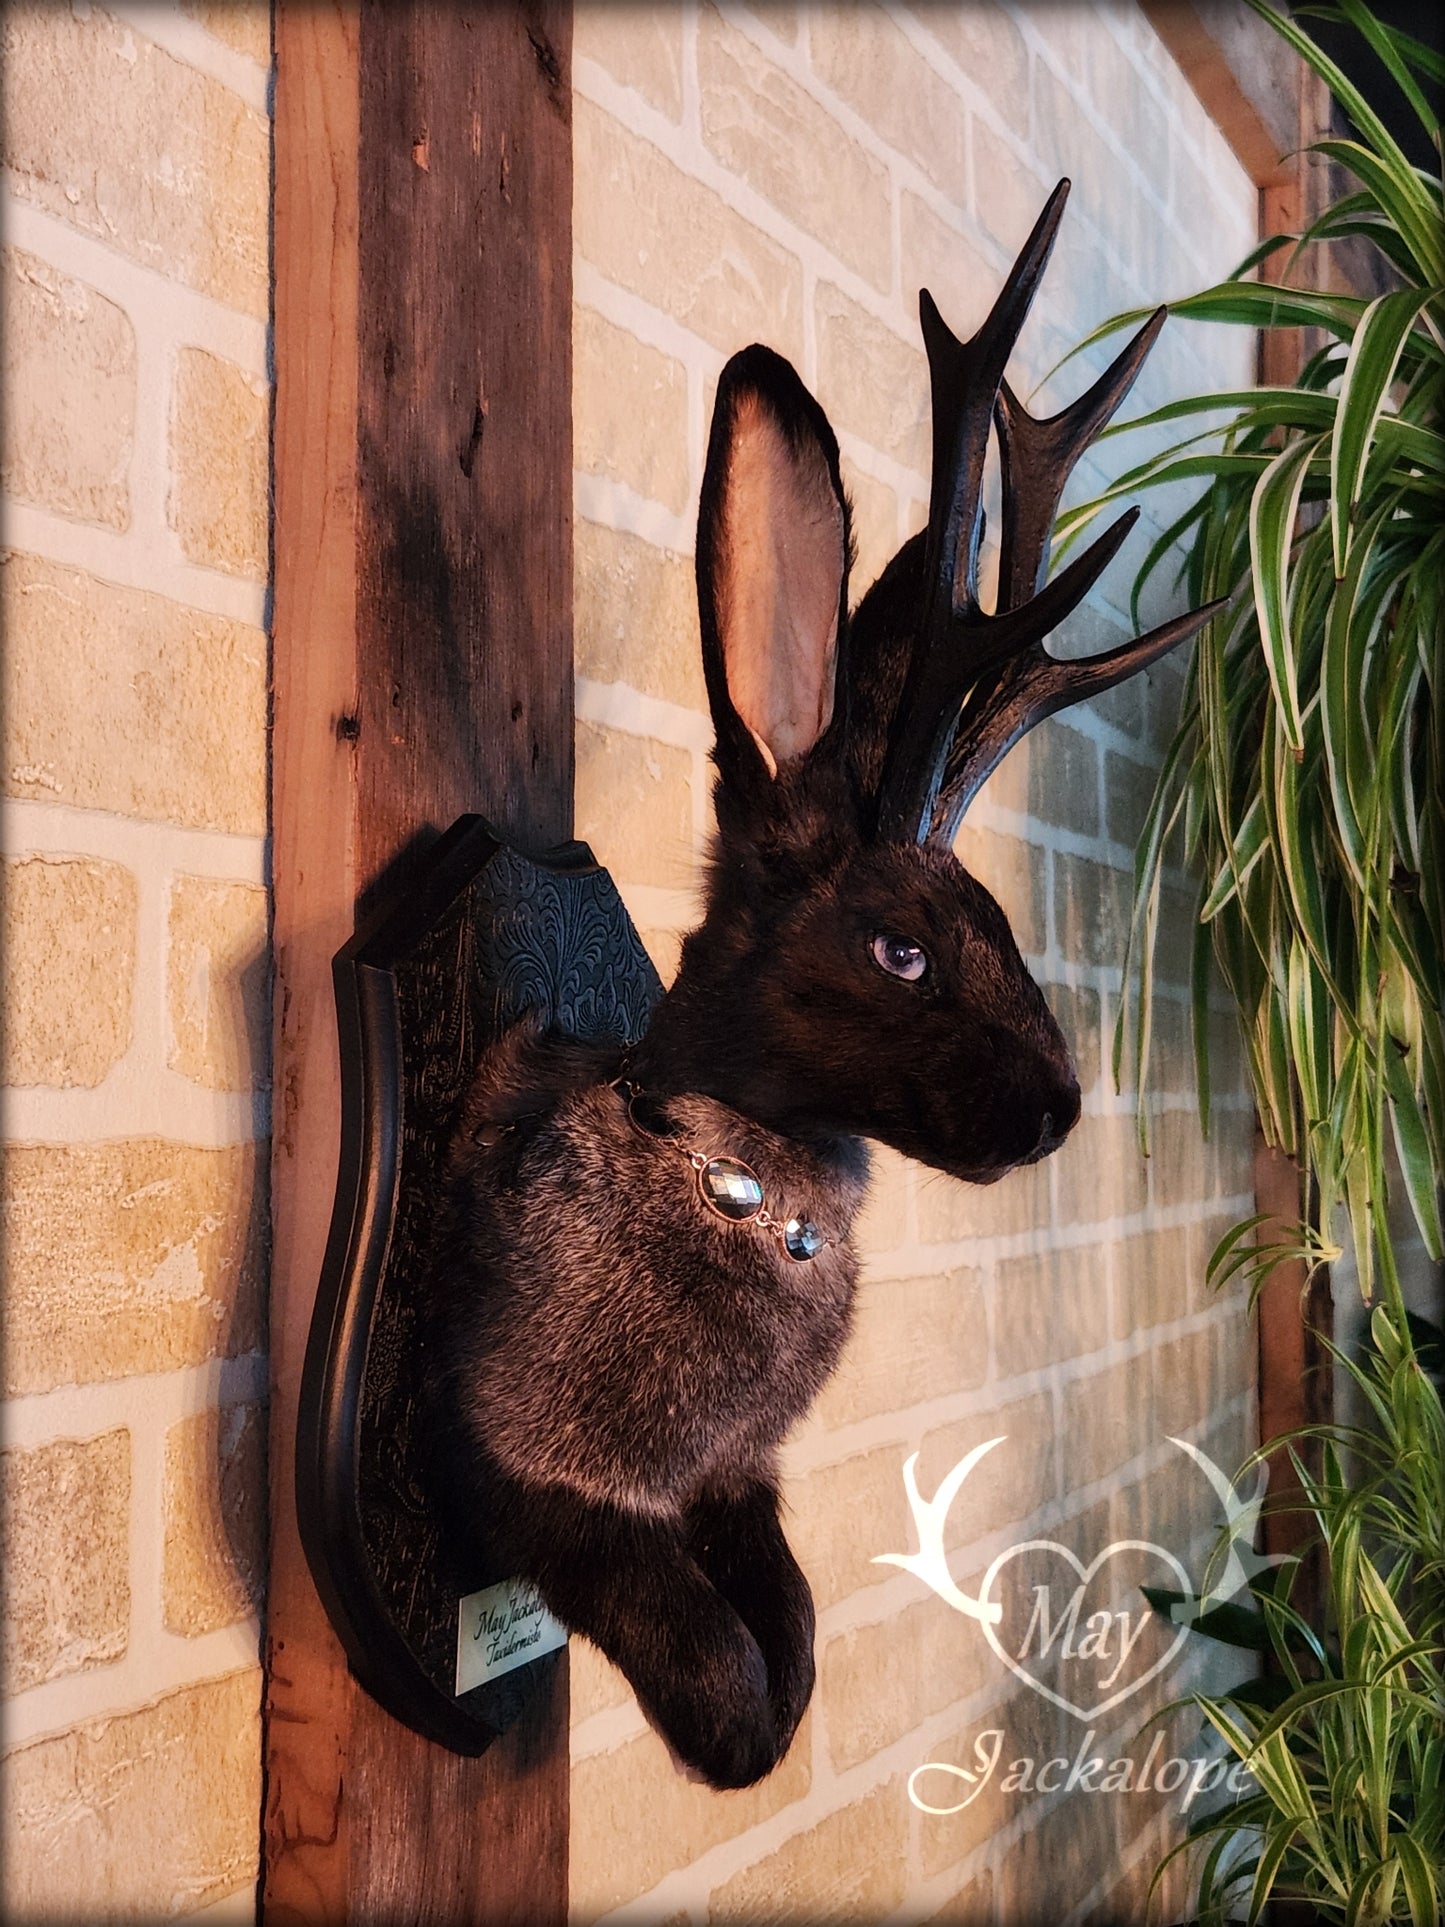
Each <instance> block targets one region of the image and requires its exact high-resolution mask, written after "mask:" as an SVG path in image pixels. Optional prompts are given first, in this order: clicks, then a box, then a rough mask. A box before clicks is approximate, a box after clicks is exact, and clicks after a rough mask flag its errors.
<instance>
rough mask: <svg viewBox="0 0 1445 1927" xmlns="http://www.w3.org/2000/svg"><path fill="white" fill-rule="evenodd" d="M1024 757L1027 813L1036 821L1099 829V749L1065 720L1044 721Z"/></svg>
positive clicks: (1093, 832)
mask: <svg viewBox="0 0 1445 1927" xmlns="http://www.w3.org/2000/svg"><path fill="white" fill-rule="evenodd" d="M1032 750H1033V753H1032V755H1031V756H1030V757H1029V761H1028V774H1029V792H1028V795H1029V815H1030V816H1032V817H1034V818H1035V819H1036V820H1037V821H1038V822H1040V823H1052V824H1057V825H1059V826H1060V827H1061V828H1063V829H1068V830H1077V831H1078V832H1079V834H1080V835H1081V836H1097V835H1098V831H1099V752H1098V751H1097V750H1096V749H1095V747H1094V745H1093V743H1092V742H1091V741H1090V739H1089V738H1088V737H1087V736H1084V735H1081V734H1080V732H1079V731H1078V730H1077V729H1070V728H1069V727H1068V725H1067V724H1066V723H1057V722H1052V721H1050V722H1045V723H1043V724H1042V725H1041V726H1040V727H1039V729H1038V730H1037V731H1036V732H1035V735H1034V737H1033V743H1032Z"/></svg>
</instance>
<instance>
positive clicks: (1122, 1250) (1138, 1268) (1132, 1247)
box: [1113, 1228, 1195, 1338]
mask: <svg viewBox="0 0 1445 1927" xmlns="http://www.w3.org/2000/svg"><path fill="white" fill-rule="evenodd" d="M1192 1271H1193V1261H1192V1240H1191V1237H1190V1232H1189V1230H1188V1229H1187V1228H1181V1229H1179V1230H1175V1231H1145V1232H1139V1233H1136V1234H1135V1236H1134V1237H1132V1238H1127V1239H1124V1240H1122V1241H1121V1242H1119V1243H1118V1244H1116V1245H1115V1246H1114V1324H1113V1331H1114V1336H1115V1338H1128V1337H1130V1336H1131V1334H1132V1333H1134V1332H1136V1331H1139V1330H1140V1329H1141V1328H1143V1327H1144V1326H1147V1325H1162V1324H1165V1323H1167V1322H1168V1321H1169V1320H1170V1319H1172V1318H1182V1317H1183V1316H1184V1314H1185V1313H1186V1312H1187V1311H1188V1310H1189V1308H1190V1305H1191V1303H1192V1301H1193V1298H1194V1296H1195V1293H1194V1291H1193V1290H1192V1289H1191V1276H1192Z"/></svg>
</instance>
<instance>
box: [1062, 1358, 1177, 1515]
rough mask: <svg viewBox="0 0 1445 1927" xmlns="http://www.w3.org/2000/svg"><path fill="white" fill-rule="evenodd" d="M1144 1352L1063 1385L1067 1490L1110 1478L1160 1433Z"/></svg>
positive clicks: (1148, 1366)
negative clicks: (1068, 1487) (1136, 1356)
mask: <svg viewBox="0 0 1445 1927" xmlns="http://www.w3.org/2000/svg"><path fill="white" fill-rule="evenodd" d="M1152 1389H1153V1374H1152V1372H1151V1369H1150V1362H1149V1356H1148V1354H1147V1353H1144V1354H1142V1355H1141V1356H1140V1357H1138V1358H1128V1359H1125V1360H1124V1361H1123V1363H1122V1364H1119V1365H1111V1366H1109V1367H1108V1368H1107V1369H1106V1370H1104V1371H1099V1372H1095V1373H1094V1374H1093V1376H1092V1377H1090V1378H1085V1379H1078V1380H1075V1381H1074V1382H1073V1383H1071V1384H1069V1385H1066V1386H1065V1387H1064V1404H1063V1416H1062V1420H1061V1424H1062V1428H1063V1434H1064V1441H1065V1450H1066V1453H1067V1456H1068V1481H1069V1486H1070V1489H1071V1490H1073V1491H1078V1490H1079V1488H1080V1487H1081V1486H1086V1485H1089V1484H1091V1483H1092V1481H1093V1480H1095V1479H1102V1478H1106V1477H1110V1476H1112V1475H1113V1474H1114V1473H1115V1472H1116V1471H1117V1470H1118V1468H1119V1467H1120V1466H1121V1465H1123V1464H1124V1463H1125V1462H1126V1461H1127V1460H1129V1459H1132V1458H1133V1457H1134V1456H1135V1454H1136V1453H1138V1452H1142V1451H1143V1450H1144V1448H1145V1446H1147V1445H1151V1444H1153V1443H1154V1441H1155V1439H1156V1438H1157V1437H1158V1435H1159V1427H1158V1425H1157V1424H1156V1423H1155V1413H1154V1402H1153V1398H1152Z"/></svg>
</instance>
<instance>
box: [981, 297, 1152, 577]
mask: <svg viewBox="0 0 1445 1927" xmlns="http://www.w3.org/2000/svg"><path fill="white" fill-rule="evenodd" d="M1167 314H1168V309H1167V308H1156V309H1155V311H1154V313H1153V314H1152V315H1151V316H1150V317H1149V319H1148V320H1147V321H1146V322H1145V324H1144V326H1143V327H1142V328H1141V329H1140V330H1139V332H1138V334H1136V335H1135V336H1134V339H1133V340H1132V341H1131V342H1130V343H1129V345H1128V347H1126V348H1125V349H1124V351H1123V353H1122V354H1120V355H1118V356H1116V357H1115V359H1114V361H1113V362H1112V363H1111V364H1110V366H1109V367H1108V368H1107V369H1106V370H1105V371H1104V373H1103V374H1102V375H1101V376H1100V377H1099V379H1098V380H1097V381H1096V382H1095V383H1094V385H1093V387H1092V388H1090V389H1089V390H1088V391H1087V392H1086V393H1085V394H1082V395H1080V397H1079V399H1078V400H1077V401H1076V402H1073V403H1072V404H1071V405H1070V406H1069V407H1068V408H1065V409H1063V410H1061V411H1060V413H1058V414H1057V415H1050V416H1049V417H1048V418H1047V419H1042V418H1040V417H1039V416H1037V415H1031V414H1030V413H1029V411H1028V410H1027V409H1026V408H1025V407H1024V405H1023V403H1022V402H1021V401H1020V400H1019V399H1018V397H1017V395H1015V394H1014V391H1013V390H1012V388H1010V387H1009V385H1008V383H1007V382H1006V381H1005V382H1002V383H1001V384H1000V386H999V395H998V400H997V402H996V403H995V404H994V422H995V425H996V426H997V429H998V443H999V465H1000V469H1001V471H1002V481H1003V525H1002V531H1001V553H1000V557H999V588H998V606H999V608H1000V609H1001V610H1003V609H1017V608H1020V607H1021V606H1022V605H1023V604H1024V603H1025V602H1027V601H1028V599H1029V597H1030V596H1032V595H1033V594H1034V593H1035V591H1036V590H1038V589H1039V587H1040V586H1041V585H1042V582H1043V579H1044V575H1045V572H1046V570H1047V567H1048V558H1049V537H1050V535H1051V533H1052V531H1053V526H1054V516H1055V515H1056V513H1057V512H1058V506H1059V498H1060V497H1061V496H1062V494H1063V492H1064V486H1065V484H1066V483H1067V481H1068V479H1069V476H1070V474H1071V473H1072V472H1073V468H1074V464H1075V463H1076V462H1077V461H1078V459H1079V457H1080V456H1081V455H1082V454H1083V452H1084V450H1085V449H1086V448H1087V447H1088V445H1089V443H1090V442H1091V441H1093V439H1094V437H1095V436H1096V435H1097V434H1098V433H1099V431H1100V430H1101V429H1102V428H1103V427H1104V426H1105V425H1106V423H1107V422H1108V421H1109V419H1110V417H1111V416H1112V415H1113V413H1114V411H1115V410H1116V409H1117V408H1118V406H1119V404H1120V402H1122V401H1123V399H1124V397H1125V396H1126V395H1127V394H1128V392H1129V390H1130V389H1131V388H1132V387H1133V385H1134V381H1135V378H1136V377H1137V375H1138V373H1139V370H1140V369H1141V368H1142V367H1143V365H1144V362H1145V359H1146V357H1147V356H1148V354H1149V351H1150V349H1151V348H1152V347H1153V346H1154V343H1155V342H1156V341H1157V340H1158V338H1159V330H1160V329H1161V328H1162V327H1163V326H1164V321H1165V317H1166V316H1167Z"/></svg>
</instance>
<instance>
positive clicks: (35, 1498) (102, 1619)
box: [0, 1431, 130, 1697]
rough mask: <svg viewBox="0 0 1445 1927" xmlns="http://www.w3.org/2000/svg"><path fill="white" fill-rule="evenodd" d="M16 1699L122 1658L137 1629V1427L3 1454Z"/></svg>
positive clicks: (11, 1683) (10, 1659)
mask: <svg viewBox="0 0 1445 1927" xmlns="http://www.w3.org/2000/svg"><path fill="white" fill-rule="evenodd" d="M0 1488H3V1494H4V1503H3V1507H0V1570H3V1572H4V1574H5V1619H4V1642H3V1645H0V1655H3V1666H4V1670H3V1686H0V1692H3V1694H4V1695H5V1696H6V1697H8V1696H9V1695H10V1694H12V1693H23V1692H24V1691H25V1690H26V1688H27V1687H30V1686H39V1685H40V1684H41V1683H42V1682H43V1681H45V1680H48V1679H58V1678H60V1677H61V1675H62V1674H65V1673H79V1672H83V1671H85V1670H87V1669H88V1668H90V1667H92V1666H103V1665H105V1664H106V1662H107V1661H108V1660H113V1659H119V1658H120V1656H121V1654H122V1653H124V1651H125V1649H126V1640H127V1636H128V1632H129V1626H130V1585H129V1578H128V1575H129V1571H130V1562H129V1556H128V1545H127V1541H128V1526H129V1518H130V1434H129V1433H128V1432H124V1431H117V1432H106V1433H104V1434H103V1435H102V1436H101V1437H100V1438H93V1439H83V1440H75V1439H62V1440H61V1441H59V1443H57V1444H55V1445H41V1446H36V1447H35V1448H34V1449H32V1450H30V1451H11V1452H4V1453H0Z"/></svg>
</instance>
